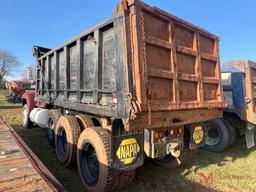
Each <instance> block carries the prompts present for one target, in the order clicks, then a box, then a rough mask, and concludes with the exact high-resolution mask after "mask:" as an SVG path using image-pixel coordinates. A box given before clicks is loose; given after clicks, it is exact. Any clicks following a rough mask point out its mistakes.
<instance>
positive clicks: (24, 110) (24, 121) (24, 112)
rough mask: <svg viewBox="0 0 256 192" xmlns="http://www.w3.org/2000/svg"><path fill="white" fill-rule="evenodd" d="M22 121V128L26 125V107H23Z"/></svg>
mask: <svg viewBox="0 0 256 192" xmlns="http://www.w3.org/2000/svg"><path fill="white" fill-rule="evenodd" d="M22 119H23V126H25V125H26V124H27V119H28V111H27V107H26V106H24V107H23V113H22Z"/></svg>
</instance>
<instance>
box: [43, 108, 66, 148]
mask: <svg viewBox="0 0 256 192" xmlns="http://www.w3.org/2000/svg"><path fill="white" fill-rule="evenodd" d="M61 116H62V114H61V112H60V110H58V109H57V110H50V112H49V115H48V121H47V125H48V126H47V129H46V136H47V140H48V142H49V144H50V146H51V147H54V146H55V128H56V125H57V122H58V119H59V118H60V117H61Z"/></svg>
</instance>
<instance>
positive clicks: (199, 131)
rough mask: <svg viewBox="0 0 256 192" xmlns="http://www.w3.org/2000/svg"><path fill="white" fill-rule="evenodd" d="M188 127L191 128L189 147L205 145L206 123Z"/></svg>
mask: <svg viewBox="0 0 256 192" xmlns="http://www.w3.org/2000/svg"><path fill="white" fill-rule="evenodd" d="M188 127H189V129H190V142H189V148H190V149H191V150H193V149H197V148H200V147H203V146H204V145H205V133H204V124H194V125H190V126H188Z"/></svg>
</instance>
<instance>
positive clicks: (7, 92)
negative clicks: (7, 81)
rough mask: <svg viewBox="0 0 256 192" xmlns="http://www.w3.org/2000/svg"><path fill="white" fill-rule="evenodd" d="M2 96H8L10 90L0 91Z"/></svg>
mask: <svg viewBox="0 0 256 192" xmlns="http://www.w3.org/2000/svg"><path fill="white" fill-rule="evenodd" d="M0 94H1V95H7V94H9V90H8V89H0Z"/></svg>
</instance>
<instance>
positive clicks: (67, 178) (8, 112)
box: [0, 92, 256, 192]
mask: <svg viewBox="0 0 256 192" xmlns="http://www.w3.org/2000/svg"><path fill="white" fill-rule="evenodd" d="M21 110H22V108H21V106H20V105H15V104H9V103H7V102H5V101H4V96H3V92H2V93H0V116H2V117H4V118H5V119H6V120H7V121H8V122H9V123H10V124H11V125H12V126H13V127H14V128H15V130H16V131H17V133H18V134H19V135H20V136H21V137H22V138H23V140H24V141H25V142H26V143H27V144H28V146H29V147H30V148H31V149H32V150H33V151H34V152H35V154H36V155H37V156H38V157H39V158H40V159H41V161H42V162H43V163H44V164H45V165H46V166H47V167H48V168H49V170H50V171H51V172H52V173H53V174H54V175H55V176H56V178H57V179H58V180H59V181H60V182H61V183H62V184H63V186H64V187H65V188H66V189H67V190H68V191H69V192H77V191H83V190H84V189H83V186H82V184H81V182H80V179H79V176H78V173H77V170H76V168H69V169H66V168H64V167H62V166H61V165H60V164H59V162H58V160H57V158H56V154H55V150H54V149H52V148H50V146H49V145H48V143H47V139H46V134H45V130H43V129H40V128H37V127H35V128H33V129H27V130H25V129H23V128H22V126H21ZM255 160H256V151H255V148H253V149H250V150H248V149H247V148H246V145H245V139H244V138H243V137H242V138H240V139H239V141H238V142H237V144H236V145H235V146H234V147H233V148H231V149H229V150H228V151H226V152H224V153H221V154H215V153H208V152H205V151H203V150H199V151H198V152H197V154H196V156H195V157H194V158H193V159H192V160H191V161H190V162H189V163H188V164H187V165H185V166H183V167H180V168H178V169H176V170H168V169H166V168H162V167H159V166H157V165H156V164H154V163H153V162H152V161H146V162H145V165H144V166H143V167H141V168H140V169H138V170H137V175H136V177H135V179H134V181H133V183H132V184H131V185H130V186H127V189H126V192H137V191H142V192H143V191H145V192H146V191H147V192H148V191H150V192H160V191H161V192H164V191H175V192H176V191H178V192H212V191H223V192H240V191H244V192H253V191H256V175H255V170H256V163H255Z"/></svg>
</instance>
